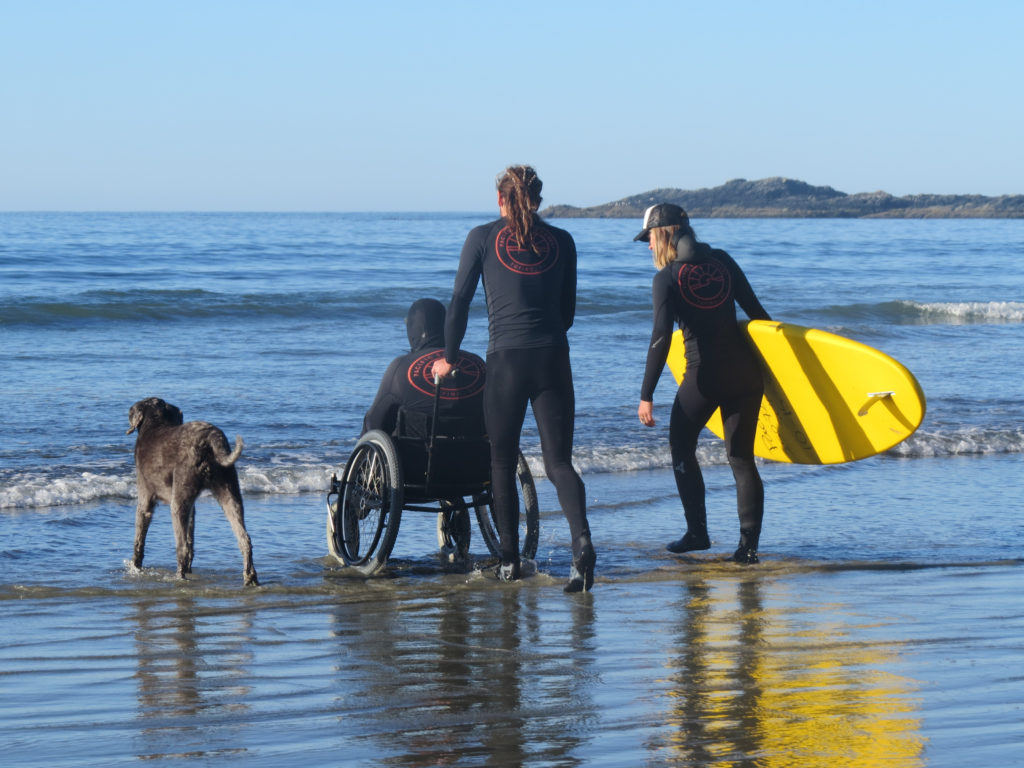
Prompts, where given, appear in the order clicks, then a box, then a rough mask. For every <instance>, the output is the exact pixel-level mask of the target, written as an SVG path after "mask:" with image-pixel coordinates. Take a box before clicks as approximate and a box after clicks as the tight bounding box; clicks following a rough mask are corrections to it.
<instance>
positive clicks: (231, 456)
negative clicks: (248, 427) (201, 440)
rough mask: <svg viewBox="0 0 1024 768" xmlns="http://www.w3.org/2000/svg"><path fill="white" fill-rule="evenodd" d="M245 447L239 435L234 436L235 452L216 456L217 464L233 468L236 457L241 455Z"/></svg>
mask: <svg viewBox="0 0 1024 768" xmlns="http://www.w3.org/2000/svg"><path fill="white" fill-rule="evenodd" d="M244 447H245V443H244V442H243V441H242V436H241V435H235V450H233V451H232V452H231V453H226V454H225V453H222V454H220V455H218V456H217V457H216V458H217V463H218V464H220V465H221V466H222V467H231V466H234V464H235V462H236V461H238V457H239V456H241V455H242V449H243V448H244Z"/></svg>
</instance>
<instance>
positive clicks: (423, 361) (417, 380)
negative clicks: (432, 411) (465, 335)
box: [409, 349, 484, 400]
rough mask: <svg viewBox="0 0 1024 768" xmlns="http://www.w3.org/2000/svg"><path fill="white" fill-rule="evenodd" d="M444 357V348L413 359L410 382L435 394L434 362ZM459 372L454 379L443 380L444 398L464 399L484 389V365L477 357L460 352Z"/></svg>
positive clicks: (458, 359)
mask: <svg viewBox="0 0 1024 768" xmlns="http://www.w3.org/2000/svg"><path fill="white" fill-rule="evenodd" d="M442 357H444V350H443V349H435V350H434V351H433V352H427V354H425V355H421V356H420V357H417V358H416V359H415V360H413V361H412V365H410V366H409V383H410V384H412V386H413V387H414V388H415V389H417V390H419V391H420V392H422V393H423V394H425V395H430V396H431V397H433V396H434V363H436V362H437V361H438V360H440V359H441V358H442ZM455 367H456V368H457V369H458V371H459V372H458V374H457V375H456V376H455V378H454V379H452V378H447V379H444V380H443V381H442V382H441V399H442V400H462V399H463V398H466V397H473V396H474V395H478V394H480V393H481V392H482V391H483V388H484V366H483V364H482V363H481V362H480V361H479V360H477V359H476V358H475V357H470V356H469V355H467V354H465V353H463V352H459V356H458V358H457V359H456V360H455Z"/></svg>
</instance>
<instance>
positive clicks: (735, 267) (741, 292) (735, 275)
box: [719, 251, 772, 320]
mask: <svg viewBox="0 0 1024 768" xmlns="http://www.w3.org/2000/svg"><path fill="white" fill-rule="evenodd" d="M719 253H721V254H723V255H724V256H725V259H724V261H725V263H726V265H727V266H728V268H729V271H730V272H731V273H732V281H733V295H734V296H735V297H736V303H737V304H739V305H740V309H742V310H743V311H744V312H746V313H747V317H749V318H750V319H751V320H771V319H772V318H771V316H770V315H769V314H768V313H767V312H766V311H765V308H764V307H762V306H761V302H760V301H758V299H757V294H755V293H754V289H753V288H751V287H750V281H749V280H747V276H746V275H745V274H743V270H742V269H740V265H739V264H737V263H736V261H735V260H734V259H733V258H732V256H730V255H729V254H727V253H726V252H725V251H720V252H719Z"/></svg>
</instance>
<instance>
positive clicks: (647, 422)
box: [636, 400, 654, 427]
mask: <svg viewBox="0 0 1024 768" xmlns="http://www.w3.org/2000/svg"><path fill="white" fill-rule="evenodd" d="M636 415H637V416H639V417H640V423H641V424H643V425H644V426H645V427H653V426H654V402H653V401H651V400H641V401H640V407H639V408H637V409H636Z"/></svg>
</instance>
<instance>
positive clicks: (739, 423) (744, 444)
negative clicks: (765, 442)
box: [722, 392, 764, 563]
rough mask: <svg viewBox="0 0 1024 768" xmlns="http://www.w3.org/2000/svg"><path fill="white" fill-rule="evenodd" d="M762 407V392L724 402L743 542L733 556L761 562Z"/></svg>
mask: <svg viewBox="0 0 1024 768" xmlns="http://www.w3.org/2000/svg"><path fill="white" fill-rule="evenodd" d="M760 407H761V393H760V392H757V393H754V394H751V395H748V396H746V397H743V398H739V399H737V400H733V401H730V402H729V403H725V404H723V405H722V425H723V427H724V430H725V447H726V451H727V454H728V457H729V466H730V467H731V468H732V474H733V477H734V478H735V480H736V512H737V514H738V516H739V521H740V543H739V547H738V549H737V550H736V553H735V554H734V555H733V559H734V560H736V561H737V562H743V563H756V562H757V547H758V543H759V541H760V538H761V521H762V519H763V518H764V483H763V482H762V481H761V475H760V473H759V472H758V471H757V464H756V463H755V461H754V437H755V435H756V432H757V414H758V411H759V409H760Z"/></svg>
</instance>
